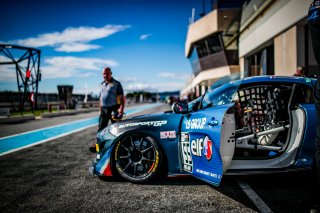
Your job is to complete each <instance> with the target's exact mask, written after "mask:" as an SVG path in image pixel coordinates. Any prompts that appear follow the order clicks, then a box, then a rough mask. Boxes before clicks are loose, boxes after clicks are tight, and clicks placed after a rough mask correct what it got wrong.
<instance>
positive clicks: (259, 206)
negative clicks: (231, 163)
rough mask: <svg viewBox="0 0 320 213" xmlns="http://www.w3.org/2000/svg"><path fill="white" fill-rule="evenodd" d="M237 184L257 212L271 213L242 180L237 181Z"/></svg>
mask: <svg viewBox="0 0 320 213" xmlns="http://www.w3.org/2000/svg"><path fill="white" fill-rule="evenodd" d="M238 184H239V186H240V187H241V189H242V190H243V191H244V193H246V195H247V196H248V197H249V199H250V200H251V201H252V202H253V204H254V205H255V206H256V207H257V209H258V210H259V212H261V213H267V212H268V213H271V212H273V211H272V210H271V209H270V208H269V206H267V204H265V202H263V200H262V199H261V198H260V197H259V196H258V195H257V193H256V192H255V191H253V189H252V188H251V187H250V186H249V185H248V184H247V183H246V182H244V181H243V180H238Z"/></svg>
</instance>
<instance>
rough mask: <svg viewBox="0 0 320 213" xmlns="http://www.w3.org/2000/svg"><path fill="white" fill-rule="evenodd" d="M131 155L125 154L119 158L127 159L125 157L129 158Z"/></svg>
mask: <svg viewBox="0 0 320 213" xmlns="http://www.w3.org/2000/svg"><path fill="white" fill-rule="evenodd" d="M129 156H130V155H125V156H120V157H119V158H121V159H125V158H129Z"/></svg>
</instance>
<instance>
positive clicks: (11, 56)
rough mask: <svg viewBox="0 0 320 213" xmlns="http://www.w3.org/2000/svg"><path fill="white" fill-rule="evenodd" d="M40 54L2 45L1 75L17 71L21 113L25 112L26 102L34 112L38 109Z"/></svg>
mask: <svg viewBox="0 0 320 213" xmlns="http://www.w3.org/2000/svg"><path fill="white" fill-rule="evenodd" d="M40 53H41V51H40V50H37V49H35V48H29V47H22V46H17V45H10V44H0V65H2V67H1V69H0V74H1V71H3V72H14V70H15V72H16V78H17V85H18V91H19V100H20V106H19V107H20V111H21V112H22V111H24V105H25V103H26V102H29V103H30V104H31V109H32V110H33V109H34V108H37V99H38V84H39V81H41V72H40ZM11 65H13V66H14V69H13V67H12V66H11Z"/></svg>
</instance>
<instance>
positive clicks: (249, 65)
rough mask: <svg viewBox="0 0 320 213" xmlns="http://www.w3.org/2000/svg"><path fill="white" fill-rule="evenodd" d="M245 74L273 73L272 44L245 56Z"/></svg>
mask: <svg viewBox="0 0 320 213" xmlns="http://www.w3.org/2000/svg"><path fill="white" fill-rule="evenodd" d="M245 59H246V60H245V70H246V71H247V74H246V76H259V75H274V46H273V44H272V45H269V46H267V47H265V48H264V49H262V50H260V51H258V52H256V53H254V54H252V55H250V56H248V57H246V58H245Z"/></svg>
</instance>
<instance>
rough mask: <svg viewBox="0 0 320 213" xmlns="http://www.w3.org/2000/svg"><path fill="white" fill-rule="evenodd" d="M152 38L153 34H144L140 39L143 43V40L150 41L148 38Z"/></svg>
mask: <svg viewBox="0 0 320 213" xmlns="http://www.w3.org/2000/svg"><path fill="white" fill-rule="evenodd" d="M151 36H152V34H143V35H141V36H140V37H139V39H140V40H141V41H142V40H146V39H148V38H149V37H151Z"/></svg>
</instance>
